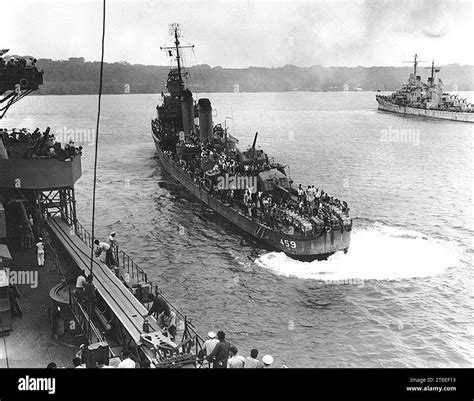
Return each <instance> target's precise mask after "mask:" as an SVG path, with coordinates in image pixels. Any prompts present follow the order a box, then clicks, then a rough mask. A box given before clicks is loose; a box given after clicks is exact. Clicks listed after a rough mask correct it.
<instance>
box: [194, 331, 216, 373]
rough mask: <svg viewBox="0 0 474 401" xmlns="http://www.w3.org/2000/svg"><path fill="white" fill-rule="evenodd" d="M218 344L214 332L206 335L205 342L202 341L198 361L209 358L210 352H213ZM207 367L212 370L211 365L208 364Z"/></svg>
mask: <svg viewBox="0 0 474 401" xmlns="http://www.w3.org/2000/svg"><path fill="white" fill-rule="evenodd" d="M218 343H219V340H218V339H217V338H216V333H215V332H213V331H210V332H209V333H207V340H206V341H204V343H203V344H202V348H201V351H200V353H199V355H198V359H204V358H205V357H207V356H209V355H210V354H211V353H212V351H214V348H215V347H216V345H217V344H218ZM209 367H210V368H212V363H209Z"/></svg>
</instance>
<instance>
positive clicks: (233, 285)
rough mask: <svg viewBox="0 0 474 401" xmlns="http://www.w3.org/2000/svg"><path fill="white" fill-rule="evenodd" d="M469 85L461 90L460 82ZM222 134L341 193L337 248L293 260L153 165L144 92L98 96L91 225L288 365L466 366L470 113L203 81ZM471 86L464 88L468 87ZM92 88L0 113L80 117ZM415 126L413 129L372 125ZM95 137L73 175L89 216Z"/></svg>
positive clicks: (244, 339) (56, 121)
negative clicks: (427, 115) (408, 138)
mask: <svg viewBox="0 0 474 401" xmlns="http://www.w3.org/2000/svg"><path fill="white" fill-rule="evenodd" d="M468 95H471V94H468ZM209 97H210V99H211V101H212V103H213V106H214V108H215V109H217V113H218V118H217V119H216V120H219V121H222V120H223V119H224V118H225V117H226V116H228V115H231V114H233V116H234V124H235V131H236V132H235V134H236V136H237V137H239V139H240V140H241V143H244V144H245V143H249V142H250V141H251V140H252V139H253V135H254V133H255V131H259V133H260V135H259V141H258V143H259V144H260V145H261V146H262V147H263V148H264V149H265V151H267V152H268V153H269V154H270V156H274V157H275V159H276V160H278V161H281V162H283V163H289V164H290V165H291V174H292V176H293V178H294V179H295V182H301V183H302V184H310V183H311V184H312V183H314V184H315V186H316V187H320V188H321V187H322V188H324V189H325V190H327V191H328V192H329V193H331V194H334V195H335V196H337V197H339V198H342V199H345V200H347V201H348V203H349V205H350V206H351V208H352V211H351V214H352V216H353V218H354V230H353V234H352V241H351V246H350V250H349V253H348V254H346V255H344V254H342V253H341V254H335V255H333V256H332V257H331V258H330V259H329V260H327V261H319V262H318V261H316V262H311V263H302V262H298V261H295V260H293V259H290V258H288V257H287V256H285V255H284V254H283V253H277V252H268V251H266V250H264V249H261V248H260V247H259V246H258V244H255V243H254V242H253V241H252V240H250V239H248V238H246V236H245V235H244V234H243V233H242V232H241V231H239V230H238V229H236V228H235V227H232V226H231V225H230V224H229V223H227V222H226V221H225V220H223V219H222V218H220V217H219V216H217V215H216V214H215V213H213V212H212V211H211V210H209V209H207V208H205V207H204V206H203V205H201V204H200V203H198V202H197V201H195V200H194V199H193V198H192V197H191V196H190V195H189V194H187V193H186V192H185V191H184V190H183V189H182V188H181V187H180V186H179V185H177V184H176V182H174V181H173V180H172V179H171V178H170V177H169V176H168V175H167V174H166V173H164V172H163V171H162V170H161V167H160V165H159V162H158V160H157V158H156V156H155V151H154V147H153V144H152V140H151V137H150V125H149V124H150V120H151V118H153V116H154V110H155V106H156V102H157V100H158V96H154V95H129V96H105V97H104V98H103V114H102V116H103V118H102V120H101V141H100V146H99V165H100V166H99V171H98V176H99V182H98V194H97V196H98V215H97V221H98V226H99V227H98V231H99V232H100V233H101V234H102V235H104V236H105V235H106V234H107V232H109V231H111V230H112V229H114V230H115V231H117V232H118V236H119V237H118V239H119V241H120V244H121V246H122V247H123V248H124V249H125V250H127V252H129V253H130V254H132V255H133V257H134V259H135V260H136V261H137V262H138V264H139V265H140V266H141V267H143V268H144V269H145V270H147V272H148V273H149V277H151V278H152V279H153V280H154V281H156V282H158V283H160V284H161V286H162V289H163V291H164V292H165V294H167V295H168V296H169V297H170V298H171V299H173V300H174V302H175V304H176V305H177V306H178V307H180V308H181V309H182V310H183V311H185V312H186V313H187V315H188V316H189V317H191V318H192V319H193V320H194V323H195V325H196V326H197V327H198V329H199V330H200V332H201V333H203V334H204V333H206V332H207V331H208V330H209V329H214V330H217V329H224V330H225V331H226V332H228V336H229V338H230V340H231V341H233V342H235V343H236V344H237V346H238V347H239V350H240V352H241V353H242V354H245V355H246V354H247V353H248V352H249V350H250V349H251V348H253V347H256V348H258V349H259V350H260V353H261V355H262V356H263V355H264V354H266V353H270V354H272V355H273V356H274V357H275V365H276V366H281V365H282V364H287V365H289V366H290V367H296V366H301V367H405V366H407V367H467V366H470V367H472V365H473V362H474V351H473V347H472V344H473V340H474V338H473V337H474V329H473V323H472V316H473V314H474V308H473V304H474V300H473V294H472V288H473V285H474V280H473V278H474V277H473V276H474V275H473V272H472V255H473V244H472V237H473V236H474V232H473V227H472V215H471V211H472V125H469V124H462V123H455V122H446V121H432V120H424V119H420V120H417V119H413V118H403V117H400V116H395V115H391V114H385V113H381V112H377V111H376V102H375V99H374V98H375V94H374V93H299V92H296V93H258V94H245V93H240V94H211V95H209ZM471 101H472V99H471ZM95 108H96V98H95V97H92V96H63V97H55V96H50V97H30V98H29V99H28V98H27V99H24V100H23V101H22V102H20V103H19V104H18V105H17V106H16V107H15V108H14V109H13V110H12V111H11V112H10V113H9V114H8V118H7V119H5V120H3V121H2V123H3V126H8V127H14V126H16V127H20V126H21V127H23V126H26V127H30V128H34V127H36V126H41V127H46V126H51V128H52V131H53V132H55V131H56V130H58V129H63V127H64V126H66V127H67V128H72V129H93V128H94V127H95V111H96V109H95ZM389 127H391V128H392V129H413V130H419V131H418V134H419V139H420V141H419V145H418V146H415V145H414V144H413V143H384V142H383V141H381V130H383V129H388V128H389ZM92 160H93V151H92V148H91V147H90V146H87V145H86V146H85V151H84V157H83V177H82V179H81V180H80V181H79V182H78V183H77V186H76V192H77V194H76V198H77V201H78V213H79V218H80V220H81V222H82V223H84V224H85V225H86V226H87V225H88V222H89V221H90V210H91V208H90V206H91V205H90V201H91V177H92V170H91V168H92Z"/></svg>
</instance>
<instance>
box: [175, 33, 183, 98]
mask: <svg viewBox="0 0 474 401" xmlns="http://www.w3.org/2000/svg"><path fill="white" fill-rule="evenodd" d="M174 44H175V46H176V61H177V62H178V77H179V94H180V95H182V91H183V85H184V82H183V77H182V76H181V57H180V55H179V36H178V26H176V27H175V29H174Z"/></svg>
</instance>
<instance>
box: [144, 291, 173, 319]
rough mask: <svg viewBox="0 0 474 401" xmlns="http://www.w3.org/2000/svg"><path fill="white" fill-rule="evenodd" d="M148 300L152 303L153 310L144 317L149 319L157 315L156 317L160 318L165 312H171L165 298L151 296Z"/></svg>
mask: <svg viewBox="0 0 474 401" xmlns="http://www.w3.org/2000/svg"><path fill="white" fill-rule="evenodd" d="M148 299H149V300H150V301H152V302H153V304H152V305H151V308H150V310H149V311H148V313H147V314H146V315H145V316H143V317H148V316H151V315H152V314H155V316H156V317H157V318H158V316H160V315H161V314H162V313H163V312H164V311H169V310H170V307H169V306H168V303H167V302H166V301H165V300H164V298H162V297H160V296H159V295H154V294H149V295H148Z"/></svg>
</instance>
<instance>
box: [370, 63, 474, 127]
mask: <svg viewBox="0 0 474 401" xmlns="http://www.w3.org/2000/svg"><path fill="white" fill-rule="evenodd" d="M418 63H419V61H418V55H417V54H415V57H414V61H413V73H411V74H410V77H409V79H408V83H407V84H405V85H403V87H402V88H401V89H399V90H397V91H396V92H394V93H392V94H391V95H389V96H385V95H376V96H375V98H376V100H377V103H378V108H379V110H383V111H389V112H393V113H398V114H404V115H412V116H421V117H429V118H437V119H443V120H454V121H463V122H470V123H472V122H474V107H473V105H472V104H471V103H468V102H467V101H466V100H467V99H466V98H464V99H463V98H460V97H459V96H458V95H451V94H449V93H446V92H444V89H443V81H442V80H441V78H438V83H436V82H435V74H436V73H438V72H439V71H440V67H435V65H434V61H433V62H432V64H431V76H429V77H428V80H427V83H424V82H422V81H421V76H420V75H417V66H418Z"/></svg>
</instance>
